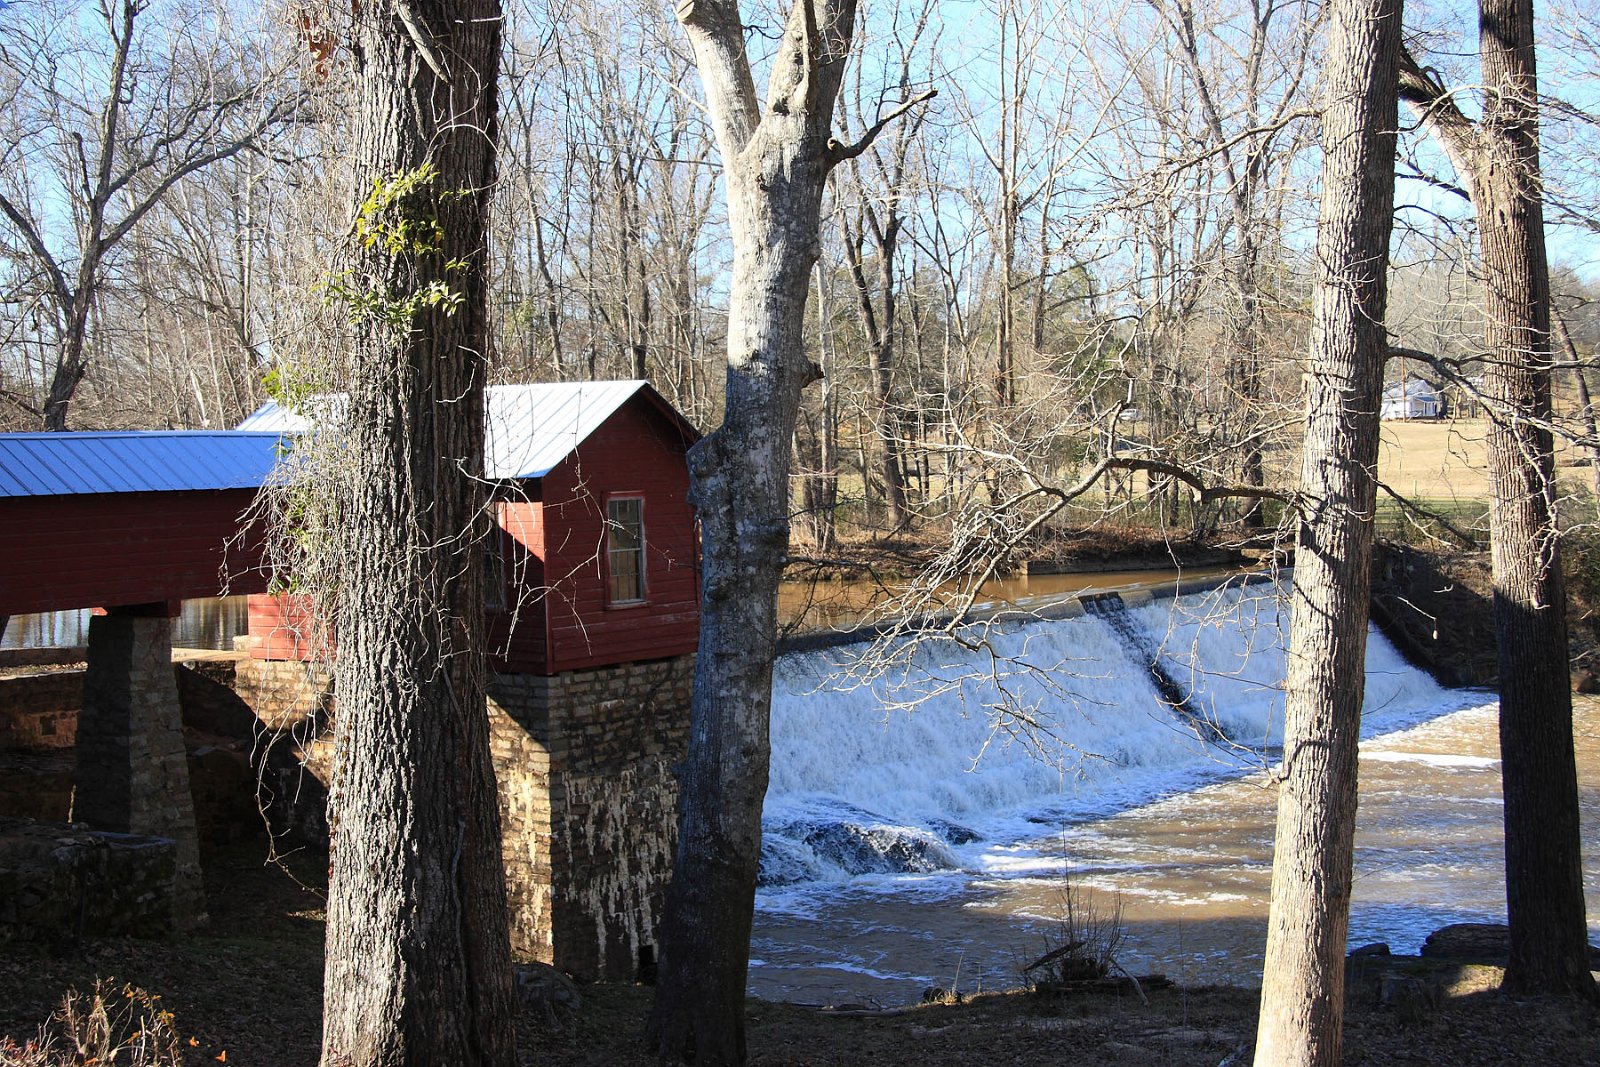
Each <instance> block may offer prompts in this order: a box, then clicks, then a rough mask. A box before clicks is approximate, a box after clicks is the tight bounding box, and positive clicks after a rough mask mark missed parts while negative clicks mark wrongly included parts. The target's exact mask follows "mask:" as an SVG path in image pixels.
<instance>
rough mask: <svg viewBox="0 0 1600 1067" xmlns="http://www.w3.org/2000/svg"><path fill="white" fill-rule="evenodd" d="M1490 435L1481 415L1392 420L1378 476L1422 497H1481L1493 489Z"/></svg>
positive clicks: (1403, 492)
mask: <svg viewBox="0 0 1600 1067" xmlns="http://www.w3.org/2000/svg"><path fill="white" fill-rule="evenodd" d="M1487 434H1488V425H1487V423H1486V422H1485V421H1484V420H1482V419H1459V420H1445V421H1434V420H1420V419H1413V420H1408V421H1404V422H1402V421H1399V420H1390V421H1387V422H1385V423H1384V424H1383V438H1382V443H1381V445H1380V447H1379V452H1378V477H1379V478H1380V479H1382V480H1383V482H1384V484H1385V485H1387V486H1388V487H1389V488H1390V489H1393V490H1394V491H1395V492H1397V493H1399V494H1401V495H1402V496H1406V497H1412V498H1415V499H1418V500H1430V501H1441V502H1443V501H1468V500H1481V499H1483V498H1484V497H1486V496H1487V495H1488V493H1489V467H1488V456H1487V451H1486V448H1485V443H1484V441H1485V437H1486V436H1487Z"/></svg>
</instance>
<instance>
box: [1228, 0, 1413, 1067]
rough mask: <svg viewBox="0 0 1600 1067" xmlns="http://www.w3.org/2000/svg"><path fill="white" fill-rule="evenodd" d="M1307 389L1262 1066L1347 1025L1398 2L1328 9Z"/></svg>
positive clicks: (1326, 1062) (1298, 1059)
mask: <svg viewBox="0 0 1600 1067" xmlns="http://www.w3.org/2000/svg"><path fill="white" fill-rule="evenodd" d="M1330 14H1331V19H1330V24H1329V29H1328V33H1329V44H1328V68H1327V72H1326V78H1327V84H1326V90H1325V91H1326V94H1327V95H1326V104H1325V107H1324V111H1323V145H1324V156H1323V165H1322V167H1323V169H1322V189H1323V193H1322V206H1321V211H1320V216H1319V219H1318V226H1317V259H1316V262H1317V280H1316V306H1315V310H1314V313H1313V322H1312V337H1311V354H1310V368H1311V383H1310V391H1309V397H1308V410H1307V420H1306V431H1305V453H1304V459H1303V464H1302V468H1301V475H1300V494H1301V499H1300V503H1299V508H1300V514H1299V522H1298V537H1297V546H1296V553H1295V572H1294V595H1293V604H1292V607H1291V616H1290V635H1291V645H1290V655H1289V671H1288V693H1287V698H1286V706H1285V722H1284V759H1283V772H1282V774H1283V777H1282V782H1281V785H1280V787H1279V794H1278V826H1277V839H1276V844H1275V848H1274V852H1273V867H1272V909H1271V914H1270V917H1269V919H1268V925H1267V952H1266V963H1265V971H1264V973H1263V977H1262V989H1261V1018H1260V1024H1259V1031H1258V1034H1257V1039H1256V1056H1255V1062H1256V1064H1257V1065H1258V1067H1300V1065H1304V1067H1310V1065H1317V1067H1333V1065H1336V1064H1338V1063H1339V1059H1340V1041H1341V1026H1342V1022H1343V1015H1344V948H1345V935H1346V932H1347V929H1348V925H1349V918H1350V882H1351V867H1352V861H1353V858H1354V835H1355V814H1356V749H1357V742H1358V741H1359V738H1360V727H1361V700H1362V695H1363V689H1364V685H1363V683H1364V679H1365V672H1366V644H1367V598H1368V594H1369V590H1370V575H1371V570H1370V567H1371V554H1372V512H1373V507H1374V505H1375V501H1376V497H1377V482H1376V468H1377V460H1378V405H1379V397H1380V395H1381V393H1382V389H1383V359H1384V353H1385V351H1386V338H1385V335H1384V313H1385V306H1386V301H1387V285H1386V272H1387V270H1388V254H1389V236H1390V229H1391V226H1392V219H1393V207H1394V158H1395V130H1396V127H1397V103H1396V95H1395V82H1396V74H1395V70H1396V64H1397V60H1398V56H1399V52H1400V15H1401V2H1400V0H1339V2H1336V3H1334V4H1332V5H1331V8H1330Z"/></svg>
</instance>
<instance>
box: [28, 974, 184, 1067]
mask: <svg viewBox="0 0 1600 1067" xmlns="http://www.w3.org/2000/svg"><path fill="white" fill-rule="evenodd" d="M160 999H161V998H160V997H157V996H153V995H152V994H150V993H147V992H146V991H144V990H143V989H140V988H138V987H137V986H133V985H124V986H123V987H122V989H121V991H120V992H117V991H115V984H114V982H113V981H111V980H104V979H103V980H101V981H98V982H96V983H95V986H94V992H93V993H91V994H89V995H87V996H80V995H79V994H78V993H77V991H75V990H74V991H71V992H68V993H67V995H66V997H65V998H64V999H63V1000H62V1002H61V1007H60V1008H58V1009H57V1010H56V1012H55V1014H54V1015H52V1016H51V1017H50V1021H49V1022H47V1023H45V1024H44V1025H43V1026H41V1027H40V1028H39V1037H38V1039H37V1040H34V1041H29V1042H27V1043H26V1044H22V1045H19V1044H17V1043H16V1042H15V1041H13V1040H11V1039H10V1038H0V1067H88V1065H89V1064H94V1065H96V1067H105V1065H119V1067H179V1065H180V1064H181V1063H182V1062H183V1054H182V1052H181V1051H180V1048H179V1042H178V1032H177V1030H176V1029H174V1027H173V1022H172V1013H171V1012H169V1011H167V1010H166V1009H164V1008H162V1007H161V1005H160Z"/></svg>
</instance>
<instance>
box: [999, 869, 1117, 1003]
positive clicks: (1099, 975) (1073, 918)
mask: <svg viewBox="0 0 1600 1067" xmlns="http://www.w3.org/2000/svg"><path fill="white" fill-rule="evenodd" d="M1123 929H1124V927H1123V922H1122V899H1121V897H1117V898H1114V899H1113V901H1112V904H1111V906H1110V908H1109V909H1106V908H1102V907H1101V906H1100V904H1099V902H1098V901H1097V900H1095V898H1094V895H1093V894H1092V893H1090V892H1088V891H1086V890H1084V889H1083V888H1082V887H1080V886H1077V885H1074V884H1072V882H1071V881H1070V880H1067V881H1063V882H1062V886H1061V896H1060V905H1059V908H1058V910H1057V913H1056V928H1055V931H1054V933H1052V934H1051V935H1049V936H1048V937H1047V938H1046V943H1045V947H1046V951H1045V953H1044V954H1043V955H1041V956H1040V957H1039V958H1038V959H1036V960H1034V961H1033V962H1032V963H1030V964H1028V965H1027V966H1026V967H1024V968H1023V969H1022V976H1023V978H1024V979H1026V980H1027V982H1028V984H1029V985H1031V986H1033V987H1034V988H1035V989H1059V988H1063V987H1067V986H1070V985H1071V984H1072V983H1074V982H1096V981H1101V980H1103V979H1106V978H1110V977H1112V972H1113V971H1118V970H1121V968H1120V967H1119V966H1118V964H1117V950H1118V948H1119V947H1121V945H1122V935H1123Z"/></svg>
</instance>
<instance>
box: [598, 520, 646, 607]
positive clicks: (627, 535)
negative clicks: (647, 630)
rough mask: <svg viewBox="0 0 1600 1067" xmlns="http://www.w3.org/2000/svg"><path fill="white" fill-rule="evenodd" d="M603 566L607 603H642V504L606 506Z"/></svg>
mask: <svg viewBox="0 0 1600 1067" xmlns="http://www.w3.org/2000/svg"><path fill="white" fill-rule="evenodd" d="M606 518H607V519H608V520H609V522H608V523H607V524H606V565H607V570H608V572H609V573H610V576H611V581H610V593H611V602H612V603H613V604H616V603H627V602H628V601H637V600H643V599H644V501H643V500H641V499H640V498H638V497H616V498H614V499H612V500H608V501H607V502H606Z"/></svg>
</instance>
